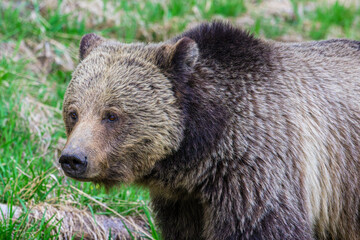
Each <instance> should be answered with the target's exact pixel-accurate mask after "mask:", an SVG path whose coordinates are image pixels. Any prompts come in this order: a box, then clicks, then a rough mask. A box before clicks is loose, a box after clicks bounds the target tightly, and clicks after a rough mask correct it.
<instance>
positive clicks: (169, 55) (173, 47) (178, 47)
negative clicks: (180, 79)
mask: <svg viewBox="0 0 360 240" xmlns="http://www.w3.org/2000/svg"><path fill="white" fill-rule="evenodd" d="M198 56H199V49H198V46H197V44H196V42H195V41H194V40H192V39H190V38H188V37H183V38H181V39H179V40H178V41H177V42H176V43H175V44H174V43H172V44H168V43H166V44H164V45H162V46H161V48H160V50H159V51H158V53H157V56H156V64H157V65H158V66H159V67H160V68H162V69H163V70H165V71H175V72H178V71H186V72H189V71H192V68H193V67H194V65H195V63H196V61H197V59H198Z"/></svg>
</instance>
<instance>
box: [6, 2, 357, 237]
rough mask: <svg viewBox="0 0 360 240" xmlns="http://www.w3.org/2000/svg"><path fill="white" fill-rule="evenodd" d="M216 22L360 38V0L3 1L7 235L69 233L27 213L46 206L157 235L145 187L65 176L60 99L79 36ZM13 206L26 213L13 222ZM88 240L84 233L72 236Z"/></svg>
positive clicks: (305, 35)
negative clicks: (139, 225)
mask: <svg viewBox="0 0 360 240" xmlns="http://www.w3.org/2000/svg"><path fill="white" fill-rule="evenodd" d="M213 19H226V20H228V21H230V22H232V23H233V24H235V25H237V26H239V27H241V28H243V29H245V30H247V31H249V32H251V33H253V34H254V35H256V36H257V37H260V38H267V39H274V40H278V41H309V40H319V39H329V38H351V39H355V40H360V2H359V1H357V0H339V1H335V0H318V1H314V0H313V1H310V0H214V1H210V0H189V1H179V0H149V1H146V0H135V1H126V0H104V1H100V0H43V1H35V0H33V1H17V0H11V1H10V0H1V1H0V203H2V204H5V206H8V208H9V209H11V211H10V212H9V213H10V217H6V216H5V215H6V214H5V213H4V214H2V218H0V219H1V221H0V239H25V238H28V239H57V238H63V237H64V235H61V234H60V233H59V231H57V230H58V229H60V228H62V227H63V226H64V225H66V222H65V220H63V221H62V220H60V219H61V217H60V218H59V217H58V218H54V219H55V220H54V219H52V220H53V221H50V220H49V217H45V214H40V215H39V216H38V217H37V218H29V216H31V215H29V212H30V210H31V209H32V208H34V207H38V206H40V209H42V210H43V212H46V209H49V208H50V207H55V209H60V208H61V209H65V210H66V208H69V209H72V208H74V207H75V208H76V209H79V210H83V211H84V212H87V213H90V216H92V217H93V218H94V219H95V216H98V215H104V216H117V217H119V215H117V213H119V214H121V215H122V216H127V217H129V218H130V217H140V218H141V219H142V221H143V222H146V223H147V227H145V230H146V231H147V235H146V236H145V235H143V236H144V238H148V239H159V238H160V236H159V233H158V231H157V229H156V227H155V226H154V224H153V219H152V213H151V208H149V194H148V192H147V190H146V189H140V188H138V187H136V186H120V187H118V188H115V189H111V190H110V191H108V192H107V191H106V190H105V189H103V188H102V187H101V186H97V185H94V184H90V183H80V182H77V181H73V180H71V179H68V178H66V177H64V175H63V174H62V173H61V171H60V169H59V167H58V165H57V160H58V157H59V153H60V151H61V149H62V147H63V146H64V143H65V141H66V136H65V130H64V125H63V122H62V117H61V109H62V101H63V96H64V92H65V89H66V86H67V84H68V83H69V81H70V79H71V72H72V71H73V70H74V68H75V67H76V65H77V63H78V46H79V41H80V39H81V36H82V35H84V34H86V33H90V32H95V33H97V34H100V35H102V36H104V37H107V38H113V39H117V40H119V41H122V42H134V41H144V42H149V41H156V42H157V41H163V40H166V39H168V38H171V37H173V36H175V35H176V34H178V33H180V32H182V31H184V30H186V29H188V28H190V27H191V26H194V25H196V24H197V23H200V22H203V21H210V20H213ZM13 206H19V207H20V208H21V209H22V211H21V214H18V215H17V216H16V219H13V218H12V216H11V214H15V213H14V212H15V211H14V210H13V209H15V207H13ZM55 211H56V210H55ZM40 212H41V211H40ZM64 214H65V215H66V214H67V213H66V211H65V213H64ZM79 214H81V213H79ZM50 218H51V217H50ZM131 235H132V234H130V236H131ZM82 238H83V239H87V238H86V237H84V236H80V237H78V238H75V239H82ZM99 239H101V237H99Z"/></svg>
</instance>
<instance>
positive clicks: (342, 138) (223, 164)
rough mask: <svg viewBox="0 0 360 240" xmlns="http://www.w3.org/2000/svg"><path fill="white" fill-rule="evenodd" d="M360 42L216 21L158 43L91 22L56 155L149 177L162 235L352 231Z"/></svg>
mask: <svg viewBox="0 0 360 240" xmlns="http://www.w3.org/2000/svg"><path fill="white" fill-rule="evenodd" d="M359 47H360V43H359V42H357V41H350V40H330V41H321V42H309V43H294V44H285V43H277V42H271V41H268V42H267V41H263V40H259V39H255V38H254V37H253V36H251V35H249V34H247V33H246V32H243V31H241V30H239V29H237V28H234V27H232V26H231V25H229V24H226V23H220V22H214V23H210V24H202V25H200V26H198V27H196V28H194V29H191V30H190V31H187V32H185V33H183V34H182V35H180V36H178V37H175V38H174V39H171V40H169V41H168V42H164V43H159V44H141V43H138V44H121V43H118V42H111V41H108V40H105V39H102V38H100V37H98V36H96V35H94V34H93V35H86V36H85V37H84V38H83V40H82V42H81V47H80V55H81V59H82V62H81V63H80V65H79V67H78V68H77V70H76V71H75V73H74V75H73V79H72V81H71V83H70V85H69V87H68V90H67V93H66V96H65V100H64V111H63V113H64V121H65V123H66V127H67V134H68V142H67V145H66V146H65V149H64V151H63V154H75V155H77V156H85V159H87V164H88V165H87V169H86V172H85V173H83V174H76V173H71V174H69V175H70V176H72V177H74V178H76V179H79V180H84V181H94V182H100V183H104V184H105V185H108V186H110V185H113V184H116V183H122V182H135V183H137V184H140V185H143V186H146V187H149V189H150V193H151V198H152V204H153V207H154V210H155V213H156V219H157V223H158V224H159V226H160V228H161V231H162V234H163V237H164V239H213V240H219V239H228V240H230V239H315V238H317V239H360V217H359V216H360V180H359V177H360V161H359V157H360V152H359V151H360V150H359V149H360V148H359V147H360V146H359V145H360V94H359V93H360V50H359ZM71 112H76V113H77V116H78V119H76V120H71V118H70V117H69V116H70V115H69V114H70V113H71ZM109 114H115V115H116V117H117V118H116V119H117V120H116V121H114V122H113V121H109V120H108V119H110V118H108V117H107V116H109Z"/></svg>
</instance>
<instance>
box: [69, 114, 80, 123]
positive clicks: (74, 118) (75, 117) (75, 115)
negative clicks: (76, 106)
mask: <svg viewBox="0 0 360 240" xmlns="http://www.w3.org/2000/svg"><path fill="white" fill-rule="evenodd" d="M69 115H70V118H71V119H72V120H74V121H76V120H77V118H78V116H77V114H76V112H71V113H70V114H69Z"/></svg>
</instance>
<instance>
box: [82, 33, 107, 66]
mask: <svg viewBox="0 0 360 240" xmlns="http://www.w3.org/2000/svg"><path fill="white" fill-rule="evenodd" d="M104 41H105V39H104V38H102V37H100V36H98V35H96V34H95V33H89V34H86V35H84V36H83V37H82V38H81V42H80V61H82V60H84V58H86V56H87V55H89V53H90V52H91V51H92V50H93V49H94V48H95V47H97V46H99V45H100V44H101V43H103V42H104Z"/></svg>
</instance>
